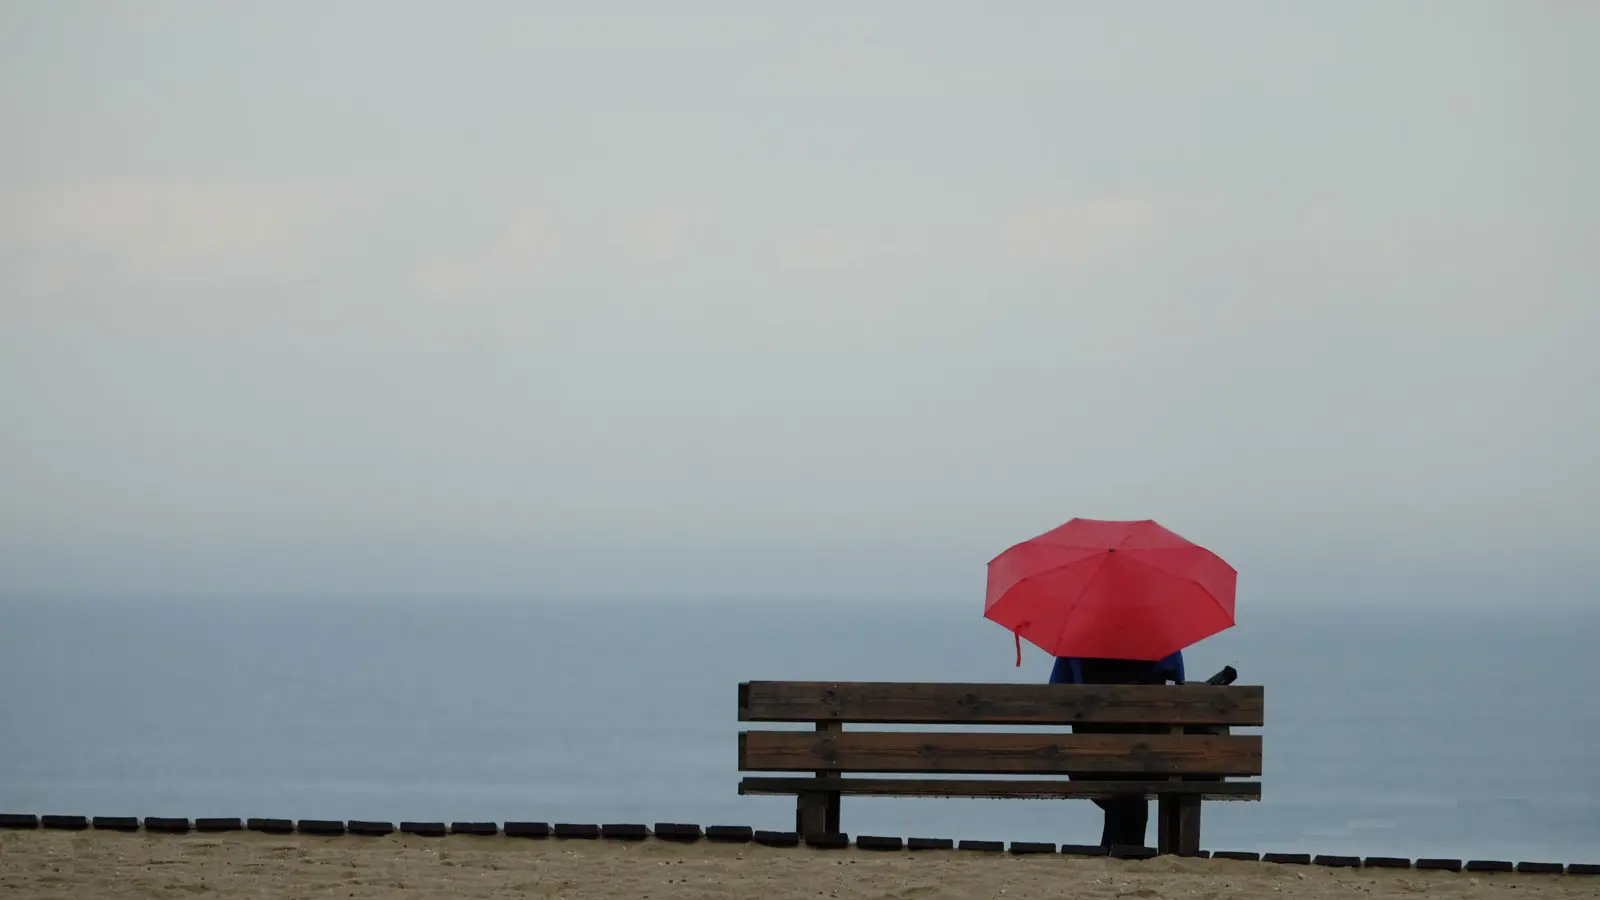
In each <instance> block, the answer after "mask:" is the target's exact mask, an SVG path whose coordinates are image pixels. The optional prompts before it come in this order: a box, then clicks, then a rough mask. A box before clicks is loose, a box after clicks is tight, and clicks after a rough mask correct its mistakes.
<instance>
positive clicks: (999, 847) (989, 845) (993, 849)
mask: <svg viewBox="0 0 1600 900" xmlns="http://www.w3.org/2000/svg"><path fill="white" fill-rule="evenodd" d="M956 849H957V850H976V851H978V852H979V853H1004V852H1006V842H1005V841H962V842H961V843H959V844H957V845H956Z"/></svg>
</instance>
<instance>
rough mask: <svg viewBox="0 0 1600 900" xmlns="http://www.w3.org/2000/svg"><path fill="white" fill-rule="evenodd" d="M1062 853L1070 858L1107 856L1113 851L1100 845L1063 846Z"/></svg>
mask: <svg viewBox="0 0 1600 900" xmlns="http://www.w3.org/2000/svg"><path fill="white" fill-rule="evenodd" d="M1061 852H1062V853H1065V854H1066V855H1068V856H1105V855H1107V854H1108V853H1110V852H1111V851H1109V850H1107V849H1106V848H1105V847H1103V846H1101V845H1100V844H1062V845H1061Z"/></svg>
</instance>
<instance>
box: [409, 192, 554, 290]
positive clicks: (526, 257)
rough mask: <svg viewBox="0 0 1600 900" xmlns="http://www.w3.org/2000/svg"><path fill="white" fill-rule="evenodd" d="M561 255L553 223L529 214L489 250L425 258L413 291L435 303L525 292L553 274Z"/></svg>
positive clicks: (515, 218)
mask: <svg viewBox="0 0 1600 900" xmlns="http://www.w3.org/2000/svg"><path fill="white" fill-rule="evenodd" d="M560 249H561V247H560V242H559V240H558V239H557V237H556V233H555V230H554V229H553V228H552V227H551V225H550V222H549V218H548V217H547V216H545V215H543V214H542V213H540V212H538V211H535V210H524V211H522V212H520V213H517V214H515V215H513V216H512V217H511V219H510V221H509V222H507V224H506V226H505V227H504V228H503V229H502V230H501V231H500V233H499V234H498V235H497V236H496V237H495V238H494V240H492V241H491V242H490V243H489V244H488V245H486V246H483V247H480V248H477V249H474V250H467V251H461V252H456V253H440V254H433V255H429V256H425V257H423V258H422V259H421V260H420V261H419V262H418V263H417V265H416V268H415V270H414V271H413V272H412V285H413V287H415V288H416V289H417V290H418V291H419V292H420V293H422V294H423V295H425V296H429V297H450V296H456V295H461V294H482V293H496V292H500V291H514V290H520V289H525V288H528V287H532V286H533V285H535V284H537V283H538V282H539V280H540V279H541V278H543V277H544V276H545V275H546V274H547V273H548V272H549V271H550V269H551V267H552V266H553V265H554V264H555V262H556V260H557V257H558V256H559V254H560Z"/></svg>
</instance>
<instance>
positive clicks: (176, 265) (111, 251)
mask: <svg viewBox="0 0 1600 900" xmlns="http://www.w3.org/2000/svg"><path fill="white" fill-rule="evenodd" d="M349 199H350V198H349V197H348V196H341V194H340V192H338V191H329V190H326V189H322V188H313V187H311V186H304V185H282V184H261V183H251V182H242V181H227V180H197V179H168V180H160V179H142V180H105V181H84V182H77V183H71V184H63V185H55V186H50V187H44V188H33V189H25V190H20V191H13V192H10V193H9V194H7V195H0V248H4V249H5V250H7V251H9V252H11V253H12V254H15V255H16V257H17V258H19V259H20V261H21V267H20V275H21V280H22V285H23V287H24V288H25V289H28V288H31V289H32V290H45V291H50V290H64V289H67V288H70V287H74V286H78V285H80V284H82V283H85V282H94V281H101V280H104V279H106V278H107V277H109V278H111V279H113V280H117V279H120V280H126V281H134V282H162V281H167V280H172V279H181V280H188V279H211V278H232V277H238V276H240V275H253V274H260V273H262V272H267V271H272V270H275V269H278V268H281V267H283V266H285V265H288V264H290V263H291V262H293V261H294V260H296V259H297V258H298V257H300V256H301V255H302V254H304V253H305V252H306V251H307V250H308V249H310V248H312V247H314V246H315V244H316V232H317V231H318V230H319V229H320V228H322V227H325V226H327V225H329V224H331V223H332V222H333V220H335V219H336V218H337V217H338V216H339V214H340V213H341V211H342V210H343V208H344V206H345V205H346V204H347V203H348V201H349Z"/></svg>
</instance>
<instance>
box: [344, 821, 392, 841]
mask: <svg viewBox="0 0 1600 900" xmlns="http://www.w3.org/2000/svg"><path fill="white" fill-rule="evenodd" d="M345 830H347V831H349V832H350V833H351V834H359V835H361V836H362V837H383V836H384V835H389V834H394V823H393V822H369V821H366V820H363V819H351V820H350V824H349V825H347V826H345Z"/></svg>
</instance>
